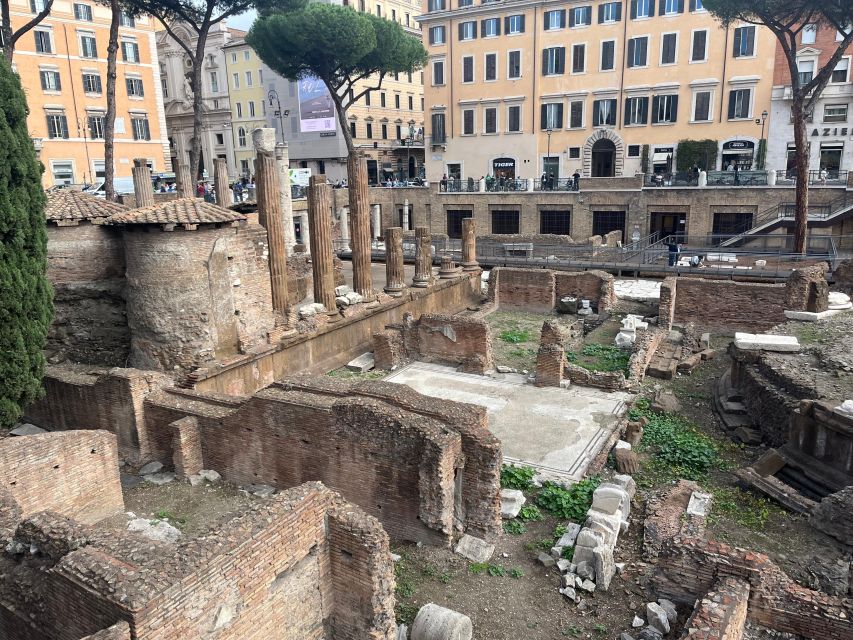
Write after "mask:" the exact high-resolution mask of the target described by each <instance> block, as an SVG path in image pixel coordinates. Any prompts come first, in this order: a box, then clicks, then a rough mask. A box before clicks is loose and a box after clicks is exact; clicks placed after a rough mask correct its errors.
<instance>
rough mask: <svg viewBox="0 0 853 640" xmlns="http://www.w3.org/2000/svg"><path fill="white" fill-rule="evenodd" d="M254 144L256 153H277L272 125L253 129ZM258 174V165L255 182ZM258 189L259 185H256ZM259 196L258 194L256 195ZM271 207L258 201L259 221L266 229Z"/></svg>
mask: <svg viewBox="0 0 853 640" xmlns="http://www.w3.org/2000/svg"><path fill="white" fill-rule="evenodd" d="M252 146H253V147H254V148H255V153H256V154H260V153H268V154H270V155H272V154H273V153H275V129H271V128H270V127H259V128H257V129H255V130H254V131H252ZM275 177H276V181H277V180H278V168H276V172H275ZM257 178H258V176H257V167H256V168H255V184H257V183H258V179H257ZM256 189H257V187H256ZM256 197H257V196H256ZM276 197H278V191H276ZM277 209H278V210H279V211H280V210H281V205H280V204H279V206H278V207H277ZM268 210H269V207H261V206H260V202H258V223H260V225H261V226H262V227H264V228H265V229H266V227H267V211H268Z"/></svg>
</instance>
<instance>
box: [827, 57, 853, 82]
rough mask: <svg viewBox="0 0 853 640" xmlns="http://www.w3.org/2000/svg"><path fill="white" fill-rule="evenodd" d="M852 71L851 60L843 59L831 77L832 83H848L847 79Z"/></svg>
mask: <svg viewBox="0 0 853 640" xmlns="http://www.w3.org/2000/svg"><path fill="white" fill-rule="evenodd" d="M849 71H850V58H841V60H839V61H838V64H837V65H835V69H833V70H832V76H830V78H829V81H830V82H847V77H848V74H849Z"/></svg>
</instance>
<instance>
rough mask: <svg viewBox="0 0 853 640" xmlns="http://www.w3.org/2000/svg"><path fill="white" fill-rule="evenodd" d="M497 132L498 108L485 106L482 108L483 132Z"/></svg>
mask: <svg viewBox="0 0 853 640" xmlns="http://www.w3.org/2000/svg"><path fill="white" fill-rule="evenodd" d="M497 132H498V108H497V107H486V108H485V109H484V110H483V133H497Z"/></svg>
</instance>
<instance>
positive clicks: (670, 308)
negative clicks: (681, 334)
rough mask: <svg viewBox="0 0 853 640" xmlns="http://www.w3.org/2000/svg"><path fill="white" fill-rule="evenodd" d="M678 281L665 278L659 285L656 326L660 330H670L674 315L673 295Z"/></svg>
mask: <svg viewBox="0 0 853 640" xmlns="http://www.w3.org/2000/svg"><path fill="white" fill-rule="evenodd" d="M677 283H678V280H677V279H676V278H672V277H669V278H665V279H664V281H663V282H661V283H660V302H659V303H658V326H659V327H661V328H662V329H672V319H673V316H674V314H675V294H676V290H677V289H676V287H677Z"/></svg>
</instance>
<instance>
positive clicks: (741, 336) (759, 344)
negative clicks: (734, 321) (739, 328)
mask: <svg viewBox="0 0 853 640" xmlns="http://www.w3.org/2000/svg"><path fill="white" fill-rule="evenodd" d="M735 346H736V347H737V348H738V349H745V350H761V351H775V352H780V353H795V352H797V351H799V350H800V341H799V340H797V337H796V336H777V335H773V334H769V333H758V334H756V333H740V332H737V333H735Z"/></svg>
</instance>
